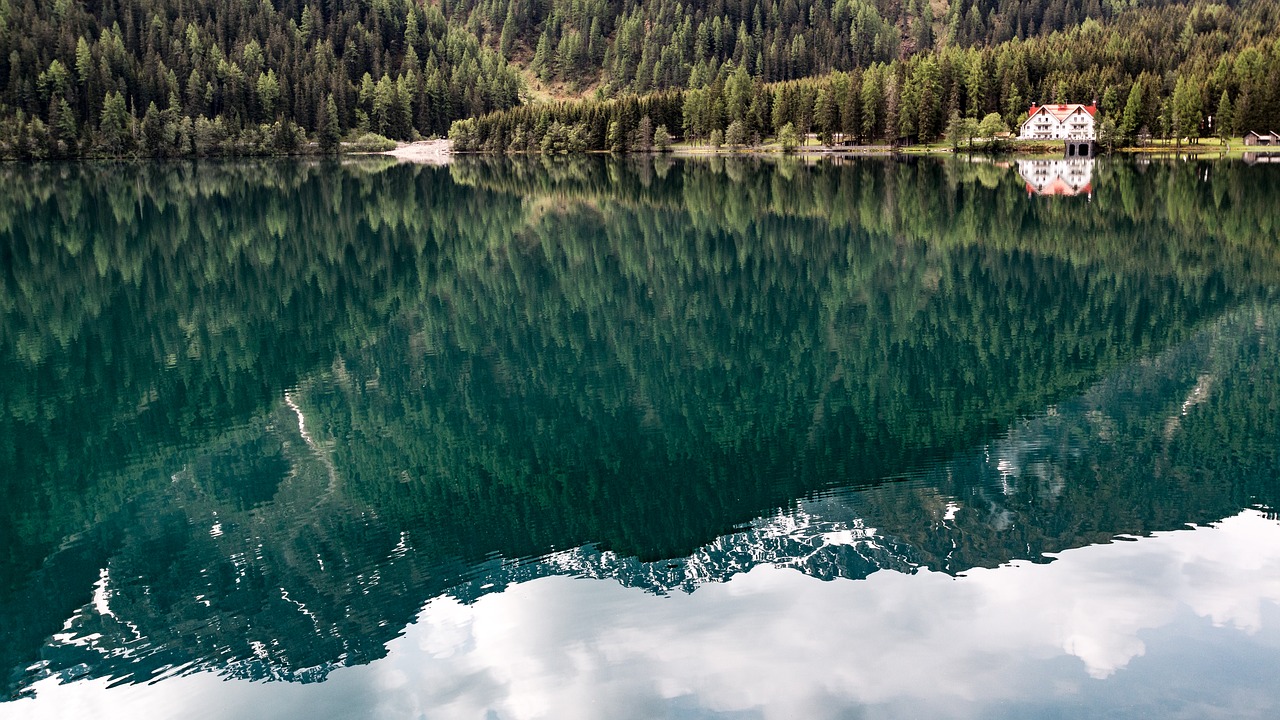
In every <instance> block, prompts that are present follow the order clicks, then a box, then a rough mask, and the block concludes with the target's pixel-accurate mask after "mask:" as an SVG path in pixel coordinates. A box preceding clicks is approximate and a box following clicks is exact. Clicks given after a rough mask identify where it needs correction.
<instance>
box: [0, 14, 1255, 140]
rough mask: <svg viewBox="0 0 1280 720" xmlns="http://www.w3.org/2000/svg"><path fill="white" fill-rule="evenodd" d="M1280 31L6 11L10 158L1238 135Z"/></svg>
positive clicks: (1007, 17) (1174, 23) (841, 17)
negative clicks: (434, 138)
mask: <svg viewBox="0 0 1280 720" xmlns="http://www.w3.org/2000/svg"><path fill="white" fill-rule="evenodd" d="M1277 28H1280V3H1277V2H1275V0H1228V2H1224V3H1209V2H1203V1H1200V2H1191V3H1185V2H1174V1H1166V0H1132V1H1127V0H1031V1H1029V2H1024V1H1019V0H928V1H926V0H906V1H905V2H904V1H903V0H835V1H834V2H828V1H827V0H815V1H814V2H809V3H802V2H799V1H798V0H714V1H713V2H708V3H705V4H701V5H695V4H693V3H687V4H685V3H681V2H678V1H676V0H101V1H99V2H88V1H87V0H0V156H9V157H63V156H81V155H122V154H139V155H188V154H200V155H216V154H255V153H288V152H296V151H299V150H302V149H308V148H309V149H313V150H320V151H331V150H333V149H335V148H336V147H337V144H338V142H339V140H340V139H341V138H344V137H346V138H350V137H352V136H355V135H359V134H363V133H366V132H372V133H378V134H382V135H385V136H388V137H391V138H395V139H408V138H411V137H414V136H415V134H416V135H422V136H431V135H442V134H444V133H445V132H446V131H447V130H448V129H449V128H450V125H451V123H452V122H453V121H455V120H457V119H460V118H468V117H473V116H481V115H484V114H486V113H491V112H493V111H501V110H504V109H508V108H512V107H514V106H516V105H519V104H522V103H527V102H530V99H531V98H539V99H544V100H545V99H546V97H547V95H548V94H549V95H551V96H552V97H558V98H572V97H579V98H583V100H582V101H581V103H580V104H579V105H578V106H575V107H573V108H566V107H565V106H564V105H556V104H554V103H541V106H540V107H538V108H537V109H536V110H534V111H527V110H525V111H522V113H521V115H520V116H519V117H525V118H530V119H528V120H519V119H518V117H517V116H501V115H500V116H495V117H497V118H500V119H499V120H495V121H493V122H496V123H497V124H496V125H493V127H495V128H497V129H496V130H495V131H493V132H489V126H487V125H484V124H481V125H480V126H479V127H472V128H468V127H464V128H463V129H464V130H467V131H469V136H468V135H466V134H464V137H468V138H469V139H473V140H475V145H476V146H477V147H482V148H485V149H490V150H507V149H511V148H515V149H528V148H533V149H538V150H540V149H542V148H541V146H542V141H543V140H544V139H545V138H546V134H547V132H548V131H549V130H551V129H552V126H553V125H554V123H556V122H560V123H561V125H560V127H559V128H556V133H558V134H557V135H554V136H553V142H551V143H549V144H548V145H549V147H550V148H551V149H552V150H555V149H577V148H582V149H606V148H608V149H615V150H617V149H622V150H626V149H630V148H632V147H635V146H637V145H639V146H643V145H645V144H647V143H648V142H649V141H650V139H651V138H650V137H648V136H647V133H646V137H644V138H640V137H639V135H640V134H639V133H638V131H639V130H640V129H641V126H642V121H643V116H639V117H634V118H633V117H630V116H629V114H628V116H627V117H622V116H621V115H622V114H626V113H622V111H621V110H620V109H618V108H620V107H623V106H625V105H626V103H622V104H617V103H615V104H613V105H610V106H606V107H608V108H611V109H608V110H607V112H606V113H605V114H608V115H609V116H610V117H609V119H608V120H605V121H603V122H604V124H603V125H602V126H600V127H596V126H594V125H590V124H589V123H586V122H585V121H583V120H582V117H585V115H586V114H589V113H592V112H594V113H595V115H594V117H597V118H599V117H601V112H602V111H600V110H599V109H598V108H597V105H598V103H600V102H602V101H608V100H610V99H611V98H616V97H619V96H625V95H628V94H637V95H642V94H645V93H651V92H655V91H659V92H669V91H676V90H682V89H686V88H688V89H693V90H698V91H701V92H700V94H699V93H691V94H689V95H688V96H684V97H680V98H679V102H680V104H681V118H680V121H679V122H678V123H674V122H673V123H670V124H666V125H667V127H666V129H667V130H668V131H669V133H670V134H672V135H673V136H676V137H681V136H688V137H692V138H702V139H710V138H712V137H713V135H714V133H715V132H716V131H720V134H721V135H729V136H730V137H732V138H733V139H737V137H738V136H741V138H742V139H743V141H744V142H746V141H751V140H753V139H757V138H763V137H767V136H770V135H773V134H775V133H776V132H777V131H778V130H779V129H781V127H783V126H784V125H785V124H786V123H791V124H792V125H793V126H794V128H795V129H796V130H798V131H804V130H812V131H815V132H825V133H827V134H828V135H831V136H838V137H839V138H840V139H850V140H870V139H887V140H891V141H896V140H906V141H911V140H922V139H923V140H929V139H933V138H936V137H938V136H940V135H942V133H943V131H944V130H945V128H946V125H947V124H948V122H949V120H950V119H951V118H952V117H953V116H955V117H966V116H968V117H973V118H983V117H986V116H988V115H990V114H992V113H995V114H997V115H999V116H1001V117H1002V118H1003V120H1004V121H1005V122H1006V123H1007V124H1009V125H1013V124H1014V123H1015V122H1016V120H1017V117H1018V116H1019V115H1020V114H1021V113H1022V112H1023V110H1024V109H1025V107H1026V105H1027V104H1028V103H1030V102H1032V101H1040V102H1046V101H1061V100H1073V101H1079V100H1085V101H1087V100H1090V99H1093V98H1097V99H1098V100H1099V102H1100V105H1101V107H1102V109H1103V112H1104V116H1110V117H1112V118H1113V120H1114V122H1115V124H1116V130H1117V132H1122V133H1123V134H1126V135H1128V136H1134V135H1136V134H1137V132H1138V131H1139V130H1140V129H1142V128H1144V127H1145V128H1147V129H1149V130H1150V131H1151V133H1152V134H1156V135H1159V134H1170V133H1177V134H1180V135H1188V134H1193V133H1200V132H1217V131H1218V130H1219V129H1222V130H1226V131H1233V130H1234V131H1239V130H1242V129H1254V128H1263V127H1267V126H1268V123H1270V124H1272V125H1274V124H1275V123H1274V122H1272V119H1273V118H1275V117H1276V116H1277V113H1278V111H1280V90H1278V89H1277V88H1280V83H1278V82H1276V80H1275V78H1277V77H1280V44H1278V43H1280V41H1278V40H1277V38H1280V30H1278V29H1277ZM808 78H820V79H818V80H807V79H808ZM788 82H790V83H792V84H785V83H788ZM777 83H784V84H781V85H780V84H777ZM1175 95H1178V96H1179V101H1178V102H1176V103H1175V102H1174V96H1175ZM661 97H668V98H669V97H670V95H664V96H661ZM1175 106H1177V107H1178V109H1179V112H1177V113H1175V112H1174V110H1175ZM1220 107H1221V108H1222V109H1224V110H1227V112H1226V113H1221V112H1219V109H1220ZM1211 115H1213V116H1225V117H1226V118H1227V119H1229V120H1230V121H1231V122H1230V123H1227V124H1221V123H1219V124H1217V127H1214V126H1211V125H1210V124H1209V122H1208V118H1209V116H1211ZM614 121H616V122H618V124H619V125H618V128H619V132H617V133H616V134H615V135H614V137H613V141H610V139H609V133H608V129H609V123H612V122H614ZM735 121H738V122H739V125H738V126H736V127H732V126H733V123H734V122H735ZM779 121H781V122H779ZM658 124H659V123H655V122H653V120H652V118H651V125H652V126H653V127H652V129H653V130H656V128H657V125H658ZM664 124H665V123H664ZM491 125H492V123H491ZM517 125H519V126H521V127H522V128H523V132H522V134H520V135H519V136H517V135H516V133H515V129H514V128H515V127H516V126H517ZM575 129H577V130H578V133H577V135H575V134H574V133H573V132H572V131H573V130H575ZM646 129H648V128H646ZM588 135H589V136H591V138H594V140H591V139H588V138H587V137H586V136H588ZM517 141H518V142H517ZM306 143H314V145H310V146H309V145H307V144H306ZM464 144H465V143H464Z"/></svg>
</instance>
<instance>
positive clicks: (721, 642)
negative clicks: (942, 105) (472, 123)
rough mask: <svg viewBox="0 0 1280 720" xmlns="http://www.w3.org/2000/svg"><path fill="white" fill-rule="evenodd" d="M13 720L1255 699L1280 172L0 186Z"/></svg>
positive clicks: (1276, 434) (1275, 559)
mask: <svg viewBox="0 0 1280 720" xmlns="http://www.w3.org/2000/svg"><path fill="white" fill-rule="evenodd" d="M0 490H2V491H3V497H4V499H5V501H4V503H3V504H2V505H0V672H3V677H4V678H5V684H4V693H3V695H2V696H0V717H4V718H86V717H94V718H113V717H121V718H160V717H174V718H253V717H263V718H308V719H312V718H420V717H426V718H455V717H457V718H504V719H505V718H544V717H545V718H655V717H676V718H711V717H722V716H723V717H732V718H756V717H761V718H827V717H830V718H847V717H867V718H899V717H902V718H910V717H981V718H993V717H1010V718H1026V717H1045V718H1057V717H1116V718H1138V717H1194V718H1202V717H1213V716H1223V717H1275V716H1277V714H1280V685H1277V683H1276V682H1275V668H1276V667H1280V521H1278V520H1277V514H1276V508H1277V507H1280V167H1270V168H1268V167H1265V166H1261V165H1259V166H1256V167H1251V166H1248V165H1246V164H1244V163H1239V164H1208V163H1205V164H1197V163H1189V162H1156V163H1150V164H1143V165H1135V164H1129V163H1123V162H1103V161H1098V162H1097V163H1092V162H1089V163H1083V162H1082V163H1076V164H1065V163H1038V164H1037V163H1022V164H1018V163H1008V164H990V163H965V162H932V161H918V162H913V161H902V162H893V161H889V160H879V159H870V160H860V161H852V162H845V163H843V164H840V163H825V164H817V165H805V164H803V163H800V162H798V161H784V162H756V161H750V160H744V159H729V160H703V161H678V160H670V159H658V160H656V161H655V160H650V159H645V160H629V161H607V160H604V159H586V160H574V161H561V162H543V161H529V162H525V161H512V160H505V159H492V160H477V159H470V160H468V159H463V160H460V161H458V162H455V163H454V164H453V165H452V166H451V167H448V168H430V167H414V166H396V165H390V164H388V163H384V162H382V161H380V160H373V161H368V162H357V163H348V164H342V165H338V164H324V163H301V164H299V163H287V162H247V163H226V164H213V163H204V164H200V165H191V164H172V165H162V164H150V165H106V164H104V165H94V164H84V165H45V166H21V165H6V166H0Z"/></svg>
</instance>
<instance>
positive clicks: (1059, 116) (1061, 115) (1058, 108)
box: [1027, 103, 1098, 122]
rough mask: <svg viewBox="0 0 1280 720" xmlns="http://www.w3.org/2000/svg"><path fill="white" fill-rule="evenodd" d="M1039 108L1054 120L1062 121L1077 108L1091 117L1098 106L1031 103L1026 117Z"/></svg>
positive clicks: (1033, 113)
mask: <svg viewBox="0 0 1280 720" xmlns="http://www.w3.org/2000/svg"><path fill="white" fill-rule="evenodd" d="M1040 110H1044V111H1045V112H1046V113H1048V114H1049V115H1052V116H1053V117H1054V119H1055V120H1057V121H1058V122H1062V121H1063V120H1066V119H1067V118H1068V117H1070V116H1071V115H1072V114H1073V113H1075V112H1076V111H1077V110H1083V111H1085V112H1087V113H1089V116H1090V117H1093V116H1094V115H1095V114H1096V113H1097V112H1098V106H1097V105H1081V104H1080V103H1068V104H1065V105H1063V104H1059V105H1032V106H1031V109H1030V110H1028V111H1027V117H1028V118H1032V117H1035V114H1036V113H1037V112H1038V111H1040Z"/></svg>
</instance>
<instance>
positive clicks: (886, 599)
mask: <svg viewBox="0 0 1280 720" xmlns="http://www.w3.org/2000/svg"><path fill="white" fill-rule="evenodd" d="M1275 603H1280V525H1277V523H1276V522H1274V521H1270V520H1267V519H1265V518H1264V517H1263V516H1262V515H1261V514H1259V513H1256V512H1245V513H1243V514H1241V515H1239V516H1236V517H1234V518H1230V519H1228V520H1225V521H1223V522H1221V523H1219V524H1218V525H1217V526H1215V527H1212V528H1200V529H1197V530H1195V531H1183V532H1173V533H1165V534H1161V535H1158V536H1156V537H1152V538H1144V539H1141V540H1138V541H1135V542H1117V543H1114V544H1111V545H1105V546H1094V547H1086V548H1080V549H1076V550H1070V551H1067V552H1064V553H1062V554H1061V556H1060V557H1059V558H1058V559H1057V560H1055V561H1054V562H1053V563H1050V564H1041V565H1037V564H1032V563H1027V562H1019V563H1015V564H1014V565H1012V566H1008V567H1003V568H997V569H975V570H971V571H969V572H968V573H967V574H966V575H965V576H963V577H960V578H952V577H949V576H947V575H945V574H941V573H933V572H928V571H922V572H919V573H917V574H915V575H904V574H901V573H894V572H880V573H876V574H874V575H872V576H871V577H870V578H869V579H867V580H863V581H858V582H850V581H836V582H821V581H818V580H815V579H813V578H811V577H808V576H805V575H803V574H801V573H799V572H795V571H793V570H788V569H780V568H777V567H774V566H768V565H766V566H761V567H757V568H755V569H754V570H751V571H750V572H747V573H745V574H742V575H738V576H736V577H734V578H733V579H732V580H730V581H729V582H725V583H713V584H709V585H705V586H703V587H701V588H700V589H699V590H698V591H697V592H695V593H693V594H690V595H684V594H676V595H672V596H667V597H655V596H653V595H650V594H646V593H642V592H638V591H636V590H634V589H628V588H625V587H622V586H620V585H618V584H617V583H614V582H609V581H594V580H576V579H570V578H564V577H548V578H542V579H539V580H534V581H532V582H527V583H523V584H519V585H514V586H512V587H511V588H509V589H508V590H506V591H505V592H502V593H497V594H492V595H487V596H484V597H482V598H480V599H479V600H478V601H476V602H475V603H474V604H471V605H466V604H463V603H461V602H460V601H458V600H455V599H453V598H448V597H442V598H437V599H435V600H433V601H431V602H430V603H428V604H427V606H426V607H425V608H424V609H423V611H422V613H421V614H420V617H419V620H418V622H417V623H416V624H414V625H413V626H411V627H409V628H408V629H407V630H406V633H405V635H404V636H403V637H401V638H398V639H397V640H395V641H393V642H392V643H391V646H390V654H389V656H388V657H387V658H385V659H383V660H380V661H378V662H375V663H373V664H372V665H369V666H365V667H357V668H346V669H342V670H338V671H336V672H334V673H333V674H332V675H331V676H330V679H329V680H328V681H327V682H325V683H322V684H319V685H307V686H304V685H285V684H280V683H273V684H269V685H264V684H250V683H244V682H240V681H235V682H229V683H224V682H221V681H218V680H216V679H214V678H212V677H211V676H209V675H198V676H191V677H185V678H176V679H172V680H168V681H165V682H163V683H161V684H159V685H156V686H150V687H148V686H129V687H121V688H116V689H113V690H111V691H109V692H107V691H106V690H105V685H106V683H105V682H104V681H97V680H95V681H89V682H85V683H78V684H72V685H68V686H63V687H52V686H49V685H46V684H40V685H38V686H37V691H38V693H39V697H38V699H37V700H35V701H30V700H28V701H22V702H19V703H14V704H10V705H7V706H0V715H6V716H7V715H11V714H14V713H17V714H19V715H22V716H32V717H72V716H79V717H87V716H96V717H102V718H109V717H113V716H116V715H120V716H126V715H127V716H130V717H136V716H139V715H147V716H169V715H175V714H179V713H175V712H174V711H175V710H180V711H181V713H180V714H181V715H183V716H186V717H260V716H270V717H345V716H352V717H387V718H413V717H421V716H425V717H445V718H452V717H462V718H483V717H499V718H540V717H556V718H599V717H610V718H619V717H661V716H668V715H673V714H674V715H681V716H687V715H700V714H707V713H710V714H715V713H736V712H741V713H747V714H749V715H751V716H757V715H758V716H762V717H765V718H792V717H814V718H821V717H840V716H844V715H845V714H846V711H848V710H850V709H856V708H858V707H861V708H862V709H863V710H866V711H867V713H868V714H869V715H871V716H877V715H889V716H900V715H920V716H928V715H937V714H945V715H948V716H957V715H967V716H975V717H976V716H985V715H990V714H992V713H993V712H994V710H995V709H999V708H1000V707H1004V708H1005V709H1004V710H1003V711H1004V712H1010V711H1009V710H1008V708H1010V707H1017V706H1018V704H1019V703H1024V704H1025V703H1031V702H1040V703H1043V702H1054V701H1062V700H1070V701H1073V702H1074V701H1075V700H1078V699H1079V698H1080V697H1081V696H1082V694H1083V695H1087V694H1089V693H1100V692H1102V688H1106V687H1109V686H1110V685H1111V684H1122V683H1124V682H1126V681H1127V678H1128V677H1129V674H1128V673H1126V672H1124V671H1123V670H1124V669H1125V668H1126V667H1128V666H1130V665H1131V664H1132V663H1133V662H1134V660H1135V658H1138V657H1140V656H1143V655H1144V654H1145V653H1147V652H1148V648H1149V647H1150V648H1151V652H1153V653H1156V654H1157V656H1155V657H1152V658H1148V659H1147V660H1146V662H1147V663H1149V664H1148V665H1144V666H1143V667H1144V668H1146V669H1145V670H1143V671H1142V672H1137V671H1132V672H1134V673H1135V677H1144V678H1146V679H1145V680H1142V681H1141V682H1148V683H1149V682H1152V678H1155V679H1156V680H1155V681H1156V682H1159V681H1160V680H1161V679H1164V681H1165V682H1168V683H1170V684H1172V683H1174V682H1176V681H1175V680H1174V679H1172V675H1168V676H1166V675H1164V674H1162V673H1166V672H1172V671H1171V670H1170V668H1172V667H1174V666H1173V665H1169V661H1168V660H1162V659H1161V658H1160V657H1158V653H1157V650H1160V651H1161V652H1165V653H1166V654H1168V653H1173V654H1174V655H1177V653H1179V652H1182V653H1191V656H1195V657H1201V658H1202V659H1203V661H1205V662H1214V661H1215V659H1214V658H1203V656H1204V654H1205V653H1208V652H1217V653H1219V654H1220V655H1221V656H1222V657H1220V658H1217V659H1218V660H1222V661H1223V662H1235V660H1236V654H1237V652H1238V651H1240V650H1241V648H1244V646H1245V645H1248V646H1249V647H1248V648H1244V649H1245V650H1250V651H1251V652H1253V654H1254V655H1255V656H1257V655H1258V653H1259V652H1261V653H1262V654H1263V656H1265V657H1268V658H1270V659H1271V660H1272V661H1274V660H1275V659H1276V656H1277V650H1278V648H1280V642H1277V641H1276V639H1275V638H1273V637H1272V635H1275V634H1276V633H1277V629H1276V628H1275V627H1270V626H1269V625H1268V624H1267V623H1265V622H1264V618H1266V617H1271V618H1274V617H1276V615H1275V606H1274V604H1275ZM1268 607H1270V609H1268ZM1193 613H1194V615H1193ZM1268 613H1270V615H1268ZM1206 620H1207V622H1206ZM1209 625H1212V626H1215V627H1218V628H1230V629H1220V630H1217V631H1214V630H1212V629H1211V628H1209ZM1264 630H1265V631H1266V633H1267V634H1266V635H1265V636H1263V637H1260V638H1255V639H1254V640H1248V639H1246V638H1245V634H1252V635H1257V634H1259V633H1262V632H1263V631H1264ZM1207 635H1211V636H1214V637H1218V638H1219V639H1220V641H1219V642H1216V643H1214V642H1208V641H1206V640H1205V637H1206V636H1207ZM1259 643H1260V644H1261V645H1262V646H1263V648H1262V650H1261V651H1258V650H1257V648H1253V647H1252V646H1253V645H1258V644H1259ZM1250 648H1252V649H1250ZM1176 662H1178V661H1177V658H1176V657H1175V659H1174V663H1175V664H1176ZM1152 668H1155V669H1156V672H1154V673H1153V672H1152V671H1151V669H1152ZM1088 676H1092V677H1093V678H1108V680H1107V682H1106V683H1098V682H1096V681H1091V680H1089V678H1088ZM1219 681H1222V682H1228V683H1229V682H1233V681H1234V682H1244V683H1248V682H1250V681H1249V680H1248V679H1244V680H1237V679H1235V678H1234V677H1229V678H1227V679H1226V680H1220V679H1219V680H1214V681H1213V682H1219ZM1134 682H1139V681H1138V680H1134ZM1184 682H1185V678H1184ZM1204 682H1206V683H1208V682H1209V681H1204ZM1164 690H1165V689H1162V688H1151V687H1146V686H1144V687H1143V688H1142V690H1141V693H1140V694H1144V695H1148V696H1150V695H1153V694H1159V693H1161V692H1163V691H1164ZM1178 692H1180V693H1181V692H1185V687H1180V688H1178ZM1215 692H1216V693H1220V694H1221V696H1222V697H1223V698H1224V700H1223V702H1230V701H1231V698H1232V697H1234V698H1237V699H1239V698H1240V697H1244V696H1247V697H1249V705H1247V706H1246V709H1247V710H1248V711H1250V712H1255V713H1257V714H1259V715H1267V714H1269V713H1270V712H1273V711H1274V710H1275V705H1276V704H1277V697H1276V694H1275V691H1274V690H1266V689H1264V688H1258V687H1250V686H1247V685H1246V686H1245V687H1236V688H1231V687H1224V688H1215V687H1206V688H1204V689H1203V694H1206V695H1209V694H1213V693H1215ZM153 705H155V706H158V709H157V707H150V706H153Z"/></svg>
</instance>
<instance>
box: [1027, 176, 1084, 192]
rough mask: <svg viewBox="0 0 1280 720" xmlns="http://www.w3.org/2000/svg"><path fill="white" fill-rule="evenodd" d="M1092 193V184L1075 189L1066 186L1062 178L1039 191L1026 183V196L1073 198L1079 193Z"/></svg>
mask: <svg viewBox="0 0 1280 720" xmlns="http://www.w3.org/2000/svg"><path fill="white" fill-rule="evenodd" d="M1092 192H1093V183H1085V186H1084V187H1081V188H1075V187H1071V185H1069V184H1067V181H1066V180H1063V179H1062V178H1054V179H1053V180H1051V181H1050V182H1049V183H1048V184H1046V185H1045V186H1044V187H1043V188H1040V189H1039V190H1037V189H1036V187H1035V186H1034V185H1032V184H1031V183H1027V194H1032V193H1034V194H1036V195H1060V196H1063V197H1075V196H1076V195H1079V194H1080V193H1085V194H1089V193H1092Z"/></svg>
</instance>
